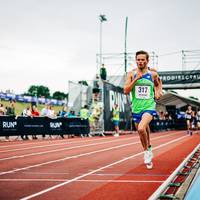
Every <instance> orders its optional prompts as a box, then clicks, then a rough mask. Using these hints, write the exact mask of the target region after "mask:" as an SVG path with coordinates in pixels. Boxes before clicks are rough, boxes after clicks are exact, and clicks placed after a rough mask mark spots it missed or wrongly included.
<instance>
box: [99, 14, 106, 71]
mask: <svg viewBox="0 0 200 200" xmlns="http://www.w3.org/2000/svg"><path fill="white" fill-rule="evenodd" d="M99 20H100V33H99V69H100V67H101V65H102V46H103V45H102V24H103V22H104V21H107V18H106V15H102V14H101V15H99Z"/></svg>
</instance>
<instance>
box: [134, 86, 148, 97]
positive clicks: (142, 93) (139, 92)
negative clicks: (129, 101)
mask: <svg viewBox="0 0 200 200" xmlns="http://www.w3.org/2000/svg"><path fill="white" fill-rule="evenodd" d="M135 97H136V98H137V99H150V86H141V85H140V86H135Z"/></svg>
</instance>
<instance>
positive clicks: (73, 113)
mask: <svg viewBox="0 0 200 200" xmlns="http://www.w3.org/2000/svg"><path fill="white" fill-rule="evenodd" d="M67 117H69V118H73V117H76V114H75V112H74V110H70V112H69V114H68V116H67Z"/></svg>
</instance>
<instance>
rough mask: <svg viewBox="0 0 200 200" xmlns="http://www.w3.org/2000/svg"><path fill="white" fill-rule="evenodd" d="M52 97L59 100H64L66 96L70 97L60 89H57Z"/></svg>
mask: <svg viewBox="0 0 200 200" xmlns="http://www.w3.org/2000/svg"><path fill="white" fill-rule="evenodd" d="M52 97H53V98H54V99H57V100H64V99H65V98H66V99H68V94H65V93H64V92H60V91H55V92H54V93H53V96H52Z"/></svg>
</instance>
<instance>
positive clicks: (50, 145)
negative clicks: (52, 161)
mask: <svg viewBox="0 0 200 200" xmlns="http://www.w3.org/2000/svg"><path fill="white" fill-rule="evenodd" d="M106 139H110V141H112V140H113V138H98V139H94V140H95V141H98V140H106ZM126 139H127V138H126ZM94 140H86V141H85V140H84V139H83V141H80V142H81V143H83V142H93V141H94ZM72 143H79V142H76V141H74V142H66V141H65V142H62V143H57V144H47V145H41V146H34V147H33V146H31V147H25V148H20V149H9V150H4V151H0V153H8V152H15V151H22V150H29V149H37V148H43V147H52V146H58V145H65V144H66V145H68V144H72ZM32 144H34V145H36V144H37V143H32ZM10 147H11V148H12V146H10Z"/></svg>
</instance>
